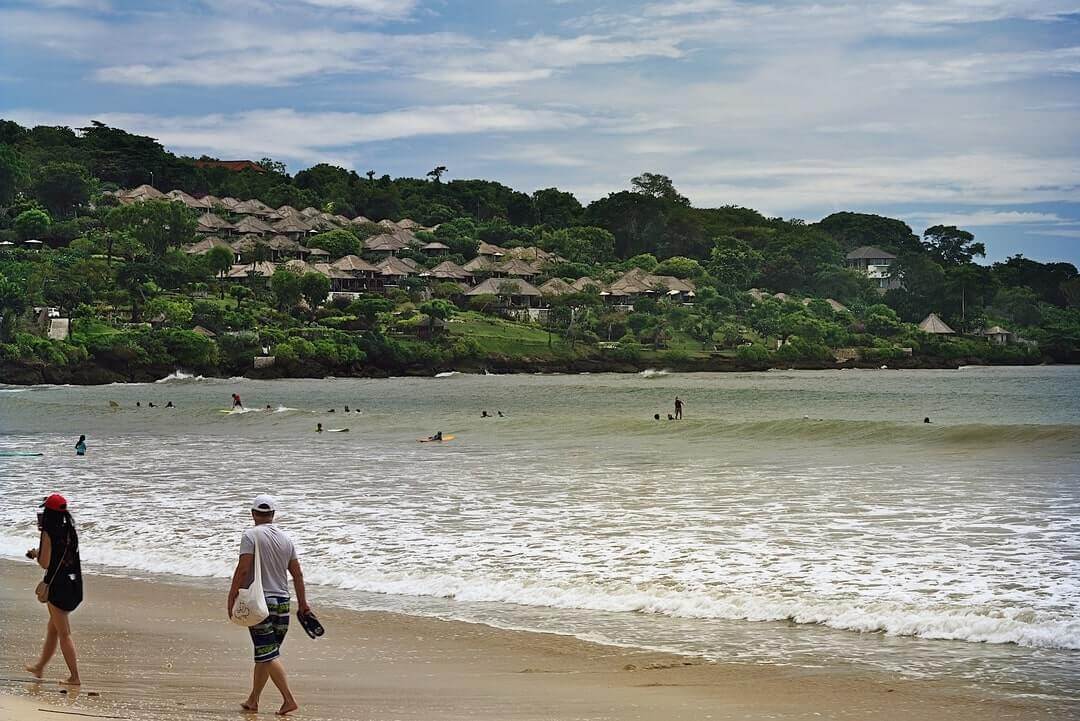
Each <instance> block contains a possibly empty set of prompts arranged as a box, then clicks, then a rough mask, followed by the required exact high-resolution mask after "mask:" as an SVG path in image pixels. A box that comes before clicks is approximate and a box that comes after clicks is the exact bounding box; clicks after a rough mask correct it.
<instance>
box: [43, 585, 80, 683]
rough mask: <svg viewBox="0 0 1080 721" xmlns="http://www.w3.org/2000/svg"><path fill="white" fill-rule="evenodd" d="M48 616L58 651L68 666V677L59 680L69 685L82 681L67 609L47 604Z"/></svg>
mask: <svg viewBox="0 0 1080 721" xmlns="http://www.w3.org/2000/svg"><path fill="white" fill-rule="evenodd" d="M49 617H50V618H51V619H52V626H53V628H55V629H56V638H57V641H58V642H59V644H60V653H62V654H64V663H66V664H67V667H68V674H70V675H69V676H68V679H67V680H66V681H61V683H65V684H68V685H71V686H78V685H80V684H81V683H82V681H81V680H80V679H79V659H78V658H77V657H76V655H75V641H74V640H72V638H71V624H69V623H68V613H67V611H61V610H60V609H59V608H57V607H56V606H54V605H52V604H51V603H50V604H49Z"/></svg>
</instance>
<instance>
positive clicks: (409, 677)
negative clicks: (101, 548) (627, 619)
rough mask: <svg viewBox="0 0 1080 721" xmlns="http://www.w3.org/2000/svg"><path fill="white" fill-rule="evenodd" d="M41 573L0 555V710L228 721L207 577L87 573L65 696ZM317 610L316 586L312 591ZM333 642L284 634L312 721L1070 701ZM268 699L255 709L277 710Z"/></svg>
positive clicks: (381, 627) (434, 646) (221, 642)
mask: <svg viewBox="0 0 1080 721" xmlns="http://www.w3.org/2000/svg"><path fill="white" fill-rule="evenodd" d="M39 575H40V574H39V573H38V571H37V569H35V568H34V567H33V566H31V565H30V564H29V563H27V564H21V563H18V562H12V561H3V562H0V579H2V583H0V614H2V616H3V618H4V624H3V626H2V627H0V641H2V643H0V661H2V663H3V668H4V672H3V681H2V683H0V691H2V693H3V695H0V712H2V713H3V717H4V718H10V719H19V720H20V721H21V720H22V719H46V718H48V719H56V718H59V717H61V715H60V713H59V712H65V713H77V714H83V715H80V716H72V718H85V717H87V716H85V715H90V716H98V717H113V718H126V719H149V720H155V719H173V720H180V719H196V718H203V717H206V716H226V717H231V716H234V715H235V714H236V713H237V711H238V703H239V701H241V700H242V699H243V697H244V694H245V691H246V683H247V681H248V674H249V672H250V666H251V663H250V648H249V641H248V639H247V635H246V633H245V632H244V631H243V630H242V629H240V628H237V627H235V626H232V625H230V624H229V623H228V622H227V621H226V619H225V611H224V608H223V603H224V600H223V599H224V592H223V590H221V589H215V588H214V587H213V586H212V584H208V583H207V584H202V585H196V584H178V583H170V582H164V581H161V580H158V579H149V580H143V579H137V580H133V579H127V578H117V577H112V576H104V575H88V578H87V601H86V603H84V605H83V606H82V607H81V608H80V609H79V610H78V611H77V612H76V613H75V614H74V616H73V628H74V629H75V636H76V642H77V644H78V649H79V654H80V663H81V672H82V676H83V679H84V684H85V685H84V686H83V687H82V689H80V691H79V693H78V694H75V693H70V694H62V693H61V691H60V687H59V685H58V684H57V681H58V680H59V679H60V678H62V677H63V676H62V674H63V673H64V667H63V661H62V660H61V659H60V658H59V657H57V658H56V659H55V660H54V661H53V664H52V665H51V666H50V668H49V669H48V672H47V675H46V680H45V681H44V682H42V683H32V682H31V680H30V679H29V678H28V677H27V676H26V674H25V673H24V672H23V671H22V664H23V663H24V662H25V661H27V660H28V659H31V658H32V657H33V656H34V654H36V653H37V651H38V649H39V647H40V638H41V635H42V632H43V628H44V618H45V614H44V610H43V609H42V608H41V607H40V606H39V605H38V604H37V602H36V601H35V600H34V598H33V586H34V584H35V583H36V581H37V579H38V577H39ZM313 598H314V601H315V603H316V604H317V603H318V598H319V592H318V589H317V588H316V589H314V590H313ZM317 608H318V610H319V613H320V617H321V619H322V620H323V623H324V625H325V626H326V628H327V635H326V636H325V637H323V638H322V639H319V640H318V641H312V640H310V639H308V638H307V637H306V636H305V635H304V634H303V632H302V631H301V630H300V629H299V628H298V627H296V628H293V629H292V631H291V632H290V636H289V638H288V640H287V641H286V644H285V648H284V658H285V660H286V663H287V665H288V669H289V673H290V676H291V682H292V685H293V688H294V691H295V692H296V694H297V697H298V699H299V700H300V703H301V706H302V707H301V710H300V712H299V713H298V717H300V718H306V719H341V720H344V719H380V720H381V719H387V720H388V719H410V720H411V719H416V720H420V719H425V720H432V721H434V720H436V719H439V720H445V719H567V720H569V719H591V720H595V719H643V720H646V721H648V720H655V721H665V720H677V719H820V718H837V719H839V718H852V719H939V718H940V719H944V718H948V719H950V721H962V720H963V719H980V720H981V721H988V720H992V719H1050V718H1067V717H1068V716H1069V714H1070V713H1071V712H1070V710H1069V709H1067V708H1064V707H1054V706H1050V705H1046V704H1045V703H1043V702H1038V701H1034V700H1031V701H1016V700H1005V699H1003V698H1002V697H999V696H997V695H995V694H994V693H992V692H989V691H987V692H982V691H979V690H975V689H971V688H966V687H963V686H961V685H960V684H958V683H957V684H952V683H947V682H941V681H921V680H911V679H905V678H901V677H887V676H883V675H873V674H863V673H859V672H857V671H855V670H851V669H844V668H828V667H826V668H819V669H814V670H807V669H799V668H793V667H777V666H768V665H748V664H714V663H703V662H700V661H698V660H695V659H692V658H686V657H682V656H673V655H668V654H662V653H654V652H647V651H638V650H633V649H625V648H620V647H612V646H603V645H598V644H593V643H587V642H584V641H581V640H578V639H574V638H570V637H564V636H556V635H549V634H537V633H527V632H517V631H505V630H499V629H494V628H490V627H487V626H482V625H477V624H466V623H459V622H449V621H442V620H434V619H427V618H417V617H410V616H403V615H396V614H386V613H361V612H355V611H349V610H343V609H337V608H332V607H326V606H322V607H318V606H317ZM277 703H278V699H277V698H276V696H275V695H274V693H273V692H272V691H268V692H267V694H266V695H265V696H264V698H263V708H262V709H261V712H262V714H263V715H269V714H270V713H271V712H272V711H273V710H274V709H276V708H277Z"/></svg>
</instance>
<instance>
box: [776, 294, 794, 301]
mask: <svg viewBox="0 0 1080 721" xmlns="http://www.w3.org/2000/svg"><path fill="white" fill-rule="evenodd" d="M773 298H776V299H777V300H779V301H785V300H791V296H790V295H788V294H787V293H775V294H773Z"/></svg>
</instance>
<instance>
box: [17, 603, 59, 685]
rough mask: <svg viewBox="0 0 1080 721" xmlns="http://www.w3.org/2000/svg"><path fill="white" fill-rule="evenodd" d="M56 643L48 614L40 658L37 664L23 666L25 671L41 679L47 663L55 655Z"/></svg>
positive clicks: (54, 631) (55, 636) (54, 629)
mask: <svg viewBox="0 0 1080 721" xmlns="http://www.w3.org/2000/svg"><path fill="white" fill-rule="evenodd" d="M56 642H57V635H56V628H55V627H54V626H53V621H52V617H51V614H50V618H49V623H48V625H47V627H46V630H45V644H44V645H43V646H42V647H41V656H40V657H39V658H38V660H37V663H35V664H27V665H26V666H25V668H26V670H27V671H29V672H30V673H31V674H33V675H34V676H35V677H36V678H41V674H43V673H44V672H45V667H46V666H48V665H49V661H50V660H51V659H52V657H53V654H54V653H56Z"/></svg>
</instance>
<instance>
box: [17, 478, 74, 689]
mask: <svg viewBox="0 0 1080 721" xmlns="http://www.w3.org/2000/svg"><path fill="white" fill-rule="evenodd" d="M42 505H43V506H44V509H45V510H44V511H42V513H41V514H39V515H38V529H39V530H40V531H41V538H40V540H39V541H38V547H37V548H31V549H30V550H29V551H27V552H26V557H27V558H31V559H33V560H35V561H37V562H38V565H39V566H41V567H42V568H44V569H45V578H44V580H42V582H41V583H39V584H38V590H37V593H38V600H39V601H42V602H43V603H45V605H46V606H47V607H48V609H49V625H48V626H47V627H46V629H45V645H44V646H42V648H41V656H40V657H39V658H38V660H37V663H33V664H28V665H27V666H26V670H27V671H29V672H30V674H32V675H33V676H34V677H35V678H41V675H42V674H43V673H44V672H45V667H46V666H48V665H49V661H50V660H52V657H53V654H55V653H56V647H57V646H59V647H60V652H61V653H62V654H63V655H64V662H65V663H66V664H67V667H68V678H67V680H66V681H61V683H63V684H67V685H69V686H78V685H80V684H81V683H82V681H81V680H80V679H79V661H78V658H77V657H76V655H75V642H74V641H73V640H72V639H71V625H70V623H69V622H68V614H70V613H71V612H72V611H74V610H75V609H76V608H78V607H79V604H80V603H82V599H83V587H82V566H81V563H80V560H79V534H78V533H76V532H75V522H74V521H73V520H72V518H71V514H70V513H68V507H67V500H65V499H64V497H63V496H61V495H60V494H59V493H54V494H52V495H51V496H49V497H48V498H46V499H45V503H44V504H42Z"/></svg>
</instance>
